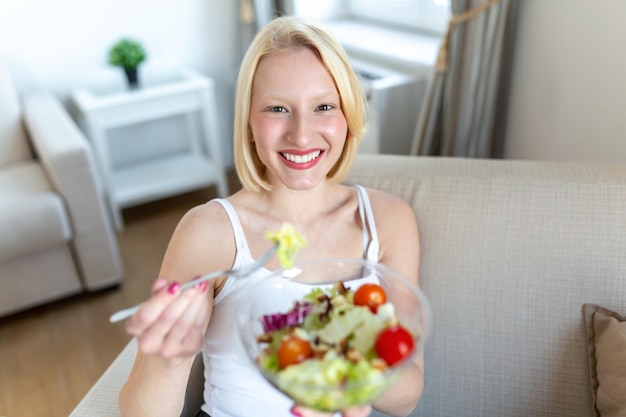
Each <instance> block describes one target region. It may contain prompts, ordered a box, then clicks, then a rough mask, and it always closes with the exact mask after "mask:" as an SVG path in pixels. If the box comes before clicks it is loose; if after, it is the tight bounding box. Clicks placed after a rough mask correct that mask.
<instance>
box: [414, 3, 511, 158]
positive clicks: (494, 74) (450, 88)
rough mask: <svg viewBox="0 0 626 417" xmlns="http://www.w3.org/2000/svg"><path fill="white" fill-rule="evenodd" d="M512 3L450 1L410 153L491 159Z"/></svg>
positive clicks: (493, 152) (497, 145) (496, 146)
mask: <svg viewBox="0 0 626 417" xmlns="http://www.w3.org/2000/svg"><path fill="white" fill-rule="evenodd" d="M512 1H513V0H452V6H451V7H452V18H451V19H450V22H449V25H448V32H447V33H446V35H445V37H444V39H443V41H442V45H441V50H440V52H439V57H438V59H437V64H436V69H435V73H434V75H433V78H432V79H431V81H430V84H429V89H428V91H427V94H426V99H425V100H426V102H425V103H424V106H423V107H422V110H421V112H420V115H419V119H418V125H417V129H416V134H415V138H414V141H413V146H412V149H411V153H412V154H413V155H437V156H458V157H474V158H489V157H493V156H495V155H494V154H495V153H497V148H498V147H500V144H498V143H496V142H495V141H494V134H495V127H496V114H497V110H498V108H499V106H498V102H499V95H500V93H501V85H502V82H501V81H502V80H503V79H504V77H503V68H504V67H505V66H506V65H505V62H504V58H505V56H506V55H504V54H503V52H504V49H505V48H504V45H505V38H506V37H507V36H510V26H511V14H510V10H511V2H512Z"/></svg>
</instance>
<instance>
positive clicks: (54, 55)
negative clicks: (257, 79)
mask: <svg viewBox="0 0 626 417" xmlns="http://www.w3.org/2000/svg"><path fill="white" fill-rule="evenodd" d="M238 3H239V2H237V1H232V0H228V1H223V0H176V1H172V0H88V1H86V0H54V1H49V0H19V1H12V0H1V1H0V59H4V60H7V61H9V63H10V64H11V65H12V67H13V68H17V69H18V72H19V75H20V80H19V82H20V83H21V85H20V87H22V88H24V89H28V88H33V87H34V86H35V85H36V86H38V87H39V88H45V89H48V90H49V91H52V92H54V93H55V94H56V95H58V96H59V97H60V98H61V99H62V100H63V101H66V100H67V98H68V95H69V92H70V91H71V89H72V88H74V87H76V86H77V85H79V84H80V83H82V82H84V81H86V80H88V79H89V78H90V75H93V74H94V73H96V72H97V71H99V70H101V69H103V68H108V67H109V65H108V64H107V61H106V60H107V54H108V50H109V48H110V47H111V45H112V44H113V43H114V42H115V41H116V40H117V39H119V38H120V37H122V36H131V37H134V38H136V39H138V40H140V41H141V42H142V43H143V45H144V47H145V49H146V50H147V53H148V55H149V56H148V60H147V61H146V65H159V66H161V65H168V66H169V65H171V66H186V67H189V68H192V69H195V70H197V71H199V72H201V73H203V74H205V75H209V76H211V77H213V78H215V79H216V81H217V86H218V103H219V104H220V106H219V107H220V111H221V114H220V117H221V119H222V120H221V121H222V123H221V126H220V128H221V129H220V130H221V132H222V135H223V136H224V147H225V157H226V158H229V155H230V154H231V153H232V152H230V148H231V146H232V145H231V143H232V141H231V139H230V132H231V131H232V128H231V120H232V115H231V112H232V103H233V99H232V94H233V93H232V87H233V86H234V81H235V77H236V74H235V71H236V68H237V66H238V65H239V61H240V53H241V52H240V40H239V29H238V25H237V19H238V18H239V10H238Z"/></svg>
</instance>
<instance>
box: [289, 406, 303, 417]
mask: <svg viewBox="0 0 626 417" xmlns="http://www.w3.org/2000/svg"><path fill="white" fill-rule="evenodd" d="M289 411H291V414H293V415H294V416H296V417H302V413H301V412H300V411H298V410H296V406H295V405H294V406H293V407H291V410H289Z"/></svg>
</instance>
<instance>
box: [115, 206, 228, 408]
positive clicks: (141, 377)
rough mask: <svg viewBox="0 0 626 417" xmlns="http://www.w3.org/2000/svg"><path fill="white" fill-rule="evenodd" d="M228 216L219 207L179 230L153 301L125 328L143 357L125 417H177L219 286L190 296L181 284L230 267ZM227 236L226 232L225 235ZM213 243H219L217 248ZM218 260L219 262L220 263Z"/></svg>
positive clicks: (129, 386)
mask: <svg viewBox="0 0 626 417" xmlns="http://www.w3.org/2000/svg"><path fill="white" fill-rule="evenodd" d="M224 220H225V214H224V213H223V211H222V210H221V208H220V207H217V206H216V205H215V204H210V205H204V206H199V207H197V208H194V209H192V210H190V212H188V213H187V214H186V215H185V216H184V217H183V219H182V220H181V221H180V223H179V225H178V226H177V228H176V230H175V232H174V234H173V236H172V239H171V241H170V243H169V245H168V248H167V251H166V253H165V256H164V259H163V263H162V266H161V271H160V276H161V277H164V278H159V279H157V280H156V281H155V283H154V285H153V288H152V293H153V295H152V297H151V298H150V300H149V301H148V302H146V303H144V305H143V307H142V308H141V309H140V310H139V311H138V312H137V313H136V314H135V315H134V316H133V317H131V318H129V319H128V321H127V323H126V329H127V331H128V333H129V334H131V335H133V336H135V337H136V338H137V341H138V344H139V352H138V354H137V357H136V359H135V363H134V365H133V368H132V370H131V373H130V376H129V378H128V380H127V382H126V383H125V385H124V386H123V387H122V390H121V392H120V398H119V400H120V412H121V414H122V416H124V417H178V416H179V415H180V413H181V411H182V408H183V403H184V398H185V389H186V386H187V380H188V378H189V373H190V370H191V365H192V363H193V360H194V358H195V356H196V354H197V353H198V352H199V351H200V350H201V348H202V344H203V340H204V332H205V330H206V326H207V324H208V321H209V319H210V314H211V309H212V300H213V294H214V285H215V281H213V282H211V283H210V284H207V285H201V286H198V287H196V288H193V289H190V290H188V291H182V292H181V291H180V290H179V289H178V288H177V284H176V283H183V282H185V281H188V280H190V279H193V278H194V277H195V276H197V275H200V274H202V273H206V272H208V271H210V270H215V269H221V268H223V267H225V266H230V265H226V264H225V263H227V262H228V259H232V253H231V256H230V258H229V257H228V253H229V252H228V251H229V250H232V251H234V246H233V245H225V244H224V241H225V240H227V239H228V238H225V239H222V238H221V237H222V236H224V234H223V233H228V235H226V236H229V235H232V233H231V232H230V229H225V228H224V225H226V227H228V224H229V223H228V221H227V220H226V222H224ZM225 231H226V232H225ZM215 242H219V244H216V243H215ZM216 260H219V261H216Z"/></svg>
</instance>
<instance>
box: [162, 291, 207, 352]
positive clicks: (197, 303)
mask: <svg viewBox="0 0 626 417" xmlns="http://www.w3.org/2000/svg"><path fill="white" fill-rule="evenodd" d="M189 292H191V293H195V295H194V296H193V298H192V300H191V302H190V303H189V305H188V306H187V308H186V310H185V311H184V313H183V314H182V315H181V316H180V317H179V319H178V320H177V321H176V323H175V324H174V325H173V326H172V328H171V330H170V332H169V333H168V334H167V335H166V336H165V340H164V345H163V348H162V349H161V354H162V355H163V356H165V357H174V356H180V355H185V356H187V355H192V354H196V353H197V352H198V351H199V350H200V349H201V348H202V343H203V339H204V323H205V321H206V317H207V314H208V298H207V296H206V293H205V291H203V290H197V289H191V290H189Z"/></svg>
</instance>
